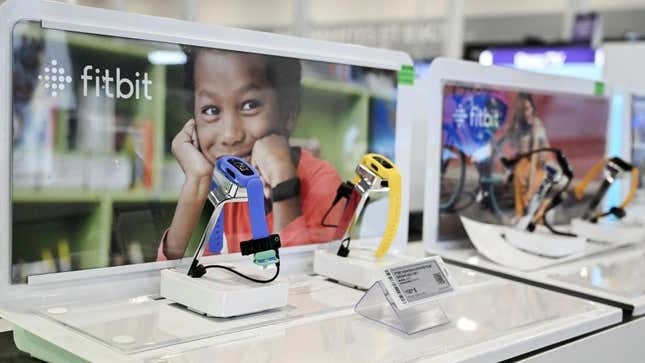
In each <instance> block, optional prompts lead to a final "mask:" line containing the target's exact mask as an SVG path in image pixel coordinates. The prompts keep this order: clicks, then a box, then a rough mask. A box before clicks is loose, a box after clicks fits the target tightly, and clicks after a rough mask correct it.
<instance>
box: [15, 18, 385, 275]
mask: <svg viewBox="0 0 645 363" xmlns="http://www.w3.org/2000/svg"><path fill="white" fill-rule="evenodd" d="M11 37H12V54H11V56H12V102H13V103H12V110H11V112H12V117H11V120H12V136H13V137H12V144H11V145H10V148H11V150H10V151H11V155H12V157H11V162H12V172H11V200H12V212H11V214H12V225H11V239H12V244H11V256H10V257H7V258H11V265H12V282H13V283H24V282H25V281H26V279H27V277H28V276H33V275H38V274H46V273H52V272H60V271H72V270H83V269H92V268H104V267H110V266H119V265H128V264H140V263H147V262H154V261H159V260H165V259H177V258H181V257H183V256H187V255H192V253H193V251H194V249H195V247H196V245H197V242H198V239H199V238H200V234H201V232H202V231H203V229H204V228H205V225H206V222H207V220H208V217H210V214H211V213H212V210H213V207H212V205H210V203H209V202H208V201H207V200H206V194H207V191H208V188H209V185H210V184H209V181H210V177H211V173H212V169H213V165H214V163H215V161H216V159H217V158H218V157H220V156H223V155H234V156H238V157H241V158H244V159H245V160H247V161H248V162H249V163H250V164H251V165H252V166H253V167H254V168H256V169H257V170H258V172H259V174H260V176H261V178H262V181H263V182H264V186H265V188H264V191H265V197H266V204H267V208H266V209H267V212H266V216H267V222H268V224H269V228H270V230H271V232H272V233H276V232H277V233H279V234H280V236H281V240H282V245H283V246H284V247H290V246H296V245H303V244H314V243H321V242H327V241H329V240H330V239H331V238H332V235H333V232H334V228H330V227H325V226H323V225H322V223H321V220H322V216H323V214H324V212H325V211H326V209H327V207H328V206H329V205H331V203H332V201H333V198H334V196H335V194H336V188H337V187H338V185H339V183H340V182H341V181H342V180H347V179H351V178H352V177H353V175H354V168H355V166H356V163H357V162H358V161H359V160H360V158H361V156H363V155H364V154H365V153H367V152H382V153H384V154H386V155H388V156H389V157H393V156H394V155H393V145H394V139H393V138H394V130H395V127H396V124H395V112H394V110H395V109H396V92H397V89H396V71H390V70H383V69H373V68H368V67H360V66H353V65H347V64H334V63H326V62H318V61H310V60H301V59H295V58H286V57H278V56H269V55H263V54H254V53H245V52H235V51H229V50H222V49H210V48H201V47H194V46H187V45H182V44H170V43H163V42H153V41H145V40H137V39H130V38H120V37H112V36H102V35H94V34H88V33H80V32H72V31H63V30H56V29H51V28H43V27H41V24H40V22H36V21H20V22H18V23H16V24H15V26H14V28H13V31H12V34H11ZM384 125H386V126H387V127H388V129H387V130H384V132H381V131H380V130H381V128H382V127H384ZM7 147H9V146H7ZM388 150H390V152H388ZM241 171H242V172H244V170H241ZM293 178H299V179H300V182H301V183H300V185H301V187H300V191H299V193H298V194H297V195H296V196H294V197H292V199H290V200H289V201H288V203H284V202H282V203H272V202H271V198H270V195H271V194H270V193H271V188H272V187H275V186H276V185H278V184H279V183H281V182H284V181H287V180H290V179H293ZM179 206H183V207H185V206H189V207H188V208H187V209H186V208H183V207H182V208H179ZM337 209H338V210H334V211H332V213H331V214H330V216H328V218H327V221H328V222H330V223H333V221H334V218H339V217H340V214H341V213H342V211H341V209H342V208H340V207H338V208H337ZM224 215H225V218H224V238H225V241H226V246H227V248H226V249H225V250H226V251H227V252H229V253H232V252H238V251H239V243H240V241H244V240H247V239H250V236H251V228H250V225H249V222H248V217H247V215H248V213H247V207H246V206H245V205H243V204H230V205H226V206H225V209H224ZM209 253H210V251H206V254H209Z"/></svg>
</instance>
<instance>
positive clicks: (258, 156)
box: [251, 134, 296, 199]
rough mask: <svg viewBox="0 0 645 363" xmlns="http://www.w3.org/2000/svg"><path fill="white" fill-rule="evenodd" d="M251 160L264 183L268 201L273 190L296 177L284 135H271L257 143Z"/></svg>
mask: <svg viewBox="0 0 645 363" xmlns="http://www.w3.org/2000/svg"><path fill="white" fill-rule="evenodd" d="M251 158H252V159H251V163H252V164H253V166H254V167H255V168H256V169H257V170H258V172H259V173H260V176H261V177H262V180H263V181H264V196H265V197H266V198H267V199H270V198H271V188H274V187H275V186H276V185H278V184H280V183H282V182H283V181H286V180H289V179H292V178H295V177H296V167H295V165H293V161H292V160H291V153H290V150H289V142H288V141H287V138H286V137H285V136H283V135H277V134H271V135H268V136H265V137H263V138H261V139H259V140H258V141H256V142H255V144H254V145H253V151H252V152H251Z"/></svg>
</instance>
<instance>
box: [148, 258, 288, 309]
mask: <svg viewBox="0 0 645 363" xmlns="http://www.w3.org/2000/svg"><path fill="white" fill-rule="evenodd" d="M227 274H228V273H227V272H225V271H214V270H209V271H208V272H207V273H206V275H204V276H202V277H200V278H192V277H190V276H188V275H186V273H185V272H179V271H176V270H174V269H168V270H163V271H161V292H160V294H161V296H163V297H165V298H167V299H169V300H172V301H175V302H177V303H179V304H181V305H184V306H186V307H188V308H189V309H191V310H193V311H196V312H198V313H202V314H206V315H208V316H213V317H219V318H228V317H231V316H238V315H246V314H251V313H257V312H260V311H264V310H269V309H277V308H281V307H284V306H286V305H287V297H288V294H289V283H288V282H283V281H280V280H279V279H278V280H276V281H274V282H271V283H268V284H258V283H254V282H250V281H248V282H247V281H245V280H243V279H241V278H239V277H236V276H230V277H229V276H226V275H227ZM209 275H210V276H209Z"/></svg>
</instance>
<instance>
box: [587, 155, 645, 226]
mask: <svg viewBox="0 0 645 363" xmlns="http://www.w3.org/2000/svg"><path fill="white" fill-rule="evenodd" d="M603 169H604V170H605V178H604V180H603V181H602V183H601V184H600V187H599V188H598V191H596V194H595V195H594V197H593V199H592V200H591V202H590V203H589V207H588V208H587V210H586V211H585V214H584V215H583V217H582V218H583V219H586V220H589V221H590V222H592V223H596V222H598V219H599V218H603V217H607V216H609V215H613V216H615V217H616V218H618V219H621V218H623V217H625V208H626V207H627V206H628V205H629V203H631V202H632V200H633V199H634V197H635V196H636V190H637V189H638V177H639V174H638V168H636V167H634V165H632V164H630V163H628V162H626V161H624V160H623V159H621V158H619V157H613V158H610V159H603V160H600V161H599V162H597V163H596V164H595V165H594V166H593V167H592V168H591V169H590V170H589V171H588V172H587V174H586V175H585V176H584V177H583V178H582V180H581V181H580V183H578V185H576V187H575V195H576V198H577V199H582V198H583V197H584V192H585V190H586V189H587V186H588V185H589V183H590V182H591V180H592V179H593V178H594V177H595V176H596V175H597V174H598V173H600V171H601V170H603ZM626 172H631V174H632V185H631V186H630V188H629V193H628V194H627V197H625V199H624V200H623V201H622V202H621V203H620V205H619V206H618V207H611V208H609V210H608V211H606V212H602V211H597V210H596V209H597V208H598V205H600V202H601V201H602V199H603V198H604V197H605V194H607V191H608V190H609V188H610V187H611V185H612V184H613V183H614V181H616V179H617V178H618V177H620V175H621V174H623V173H626Z"/></svg>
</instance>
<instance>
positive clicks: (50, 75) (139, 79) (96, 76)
mask: <svg viewBox="0 0 645 363" xmlns="http://www.w3.org/2000/svg"><path fill="white" fill-rule="evenodd" d="M66 73H67V70H66V69H65V68H64V67H59V66H58V62H57V61H56V60H55V59H54V60H52V61H51V62H49V63H47V64H46V65H45V67H44V69H43V74H40V75H38V79H39V80H40V81H41V82H42V83H43V87H45V89H46V90H47V91H48V92H49V94H50V95H51V96H52V97H56V96H58V94H59V93H60V92H61V91H63V90H65V89H66V87H68V86H69V84H70V83H72V77H71V76H70V75H68V74H66ZM80 79H81V82H83V88H82V92H83V96H85V97H87V96H88V94H89V95H92V94H94V96H95V97H100V96H102V95H104V96H105V97H108V98H118V99H130V98H133V97H134V98H135V99H137V100H138V99H146V100H152V96H151V95H150V87H151V85H152V80H151V79H149V78H148V72H143V74H141V73H140V72H135V73H134V77H133V78H130V77H126V76H124V75H123V74H122V73H121V68H119V67H116V69H114V70H113V71H111V70H110V69H100V68H95V67H94V66H92V65H86V66H84V67H83V73H82V74H81V76H80ZM92 88H94V90H93V91H92Z"/></svg>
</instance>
